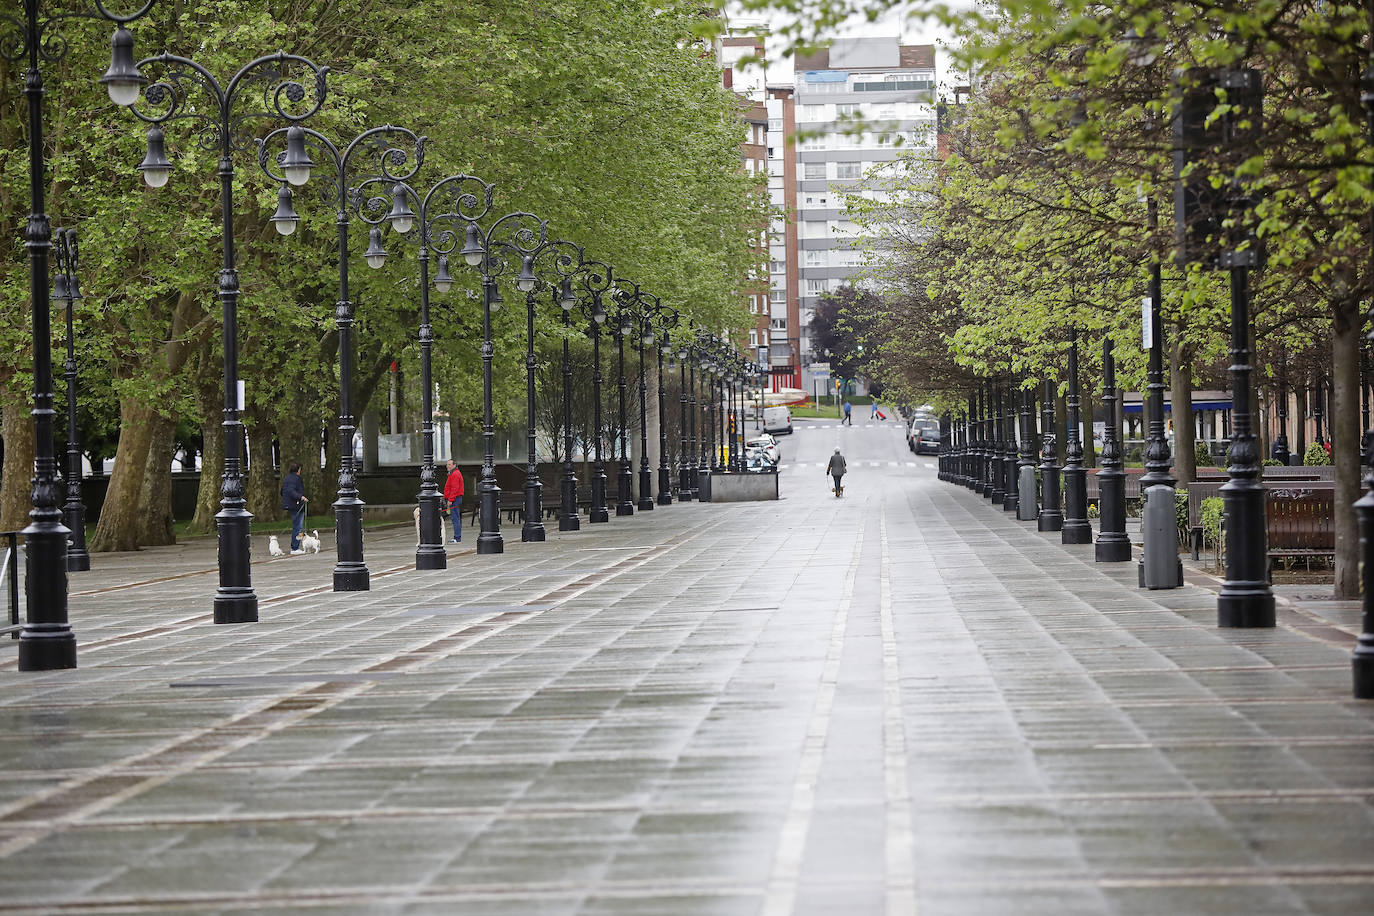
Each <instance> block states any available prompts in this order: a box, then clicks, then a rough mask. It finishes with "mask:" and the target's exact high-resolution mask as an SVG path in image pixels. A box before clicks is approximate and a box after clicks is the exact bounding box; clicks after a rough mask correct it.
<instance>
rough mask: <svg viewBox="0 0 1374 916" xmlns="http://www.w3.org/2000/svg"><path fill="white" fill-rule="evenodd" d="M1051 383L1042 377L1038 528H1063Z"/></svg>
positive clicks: (1054, 529)
mask: <svg viewBox="0 0 1374 916" xmlns="http://www.w3.org/2000/svg"><path fill="white" fill-rule="evenodd" d="M1054 395H1055V388H1054V382H1052V381H1050V380H1049V379H1045V391H1044V394H1043V395H1042V401H1041V404H1040V421H1041V422H1040V425H1041V426H1042V427H1044V434H1043V435H1044V438H1043V439H1042V440H1041V443H1040V514H1039V515H1038V516H1037V517H1036V526H1035V527H1036V529H1037V530H1039V531H1062V530H1063V528H1064V513H1063V512H1062V511H1061V510H1060V508H1059V455H1058V451H1057V448H1056V440H1055V435H1056V432H1055V426H1054Z"/></svg>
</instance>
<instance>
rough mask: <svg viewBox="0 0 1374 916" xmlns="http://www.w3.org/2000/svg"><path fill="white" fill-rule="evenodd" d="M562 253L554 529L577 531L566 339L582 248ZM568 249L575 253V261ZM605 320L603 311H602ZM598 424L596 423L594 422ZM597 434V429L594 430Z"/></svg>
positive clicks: (583, 262) (557, 262)
mask: <svg viewBox="0 0 1374 916" xmlns="http://www.w3.org/2000/svg"><path fill="white" fill-rule="evenodd" d="M565 245H566V246H567V247H566V248H565V249H564V252H563V253H562V254H560V255H558V256H557V257H556V258H555V267H556V269H557V270H558V272H559V273H560V274H561V275H562V279H561V280H560V281H559V284H558V290H557V293H556V294H555V298H556V299H557V301H558V306H559V308H561V309H562V310H563V476H562V477H561V478H560V481H559V484H560V489H561V494H562V499H561V500H560V502H559V512H558V530H559V531H577V530H579V529H581V527H582V519H581V517H580V516H579V515H578V514H577V474H576V471H575V469H574V467H573V456H572V452H573V423H572V375H573V372H572V354H571V353H570V352H569V350H568V347H569V340H570V338H571V337H572V310H573V309H574V308H576V307H577V296H576V294H575V293H574V292H573V281H574V280H575V279H578V278H580V276H581V275H582V274H583V273H584V272H585V271H586V256H585V254H584V252H583V251H582V248H581V247H580V246H577V245H573V244H571V243H565ZM568 249H571V250H572V251H575V252H576V260H575V261H574V259H573V258H572V255H571V253H570V252H569V250H568ZM601 317H602V320H603V321H604V320H605V317H606V316H605V314H604V313H603V314H602V316H601ZM598 425H599V424H598ZM597 432H598V435H599V434H600V430H598V431H597Z"/></svg>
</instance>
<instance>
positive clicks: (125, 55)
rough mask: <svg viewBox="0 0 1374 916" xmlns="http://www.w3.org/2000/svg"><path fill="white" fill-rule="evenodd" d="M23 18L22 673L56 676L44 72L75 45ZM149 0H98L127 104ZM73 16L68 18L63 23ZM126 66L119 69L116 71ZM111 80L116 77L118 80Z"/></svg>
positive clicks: (8, 54)
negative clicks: (29, 437) (30, 442)
mask: <svg viewBox="0 0 1374 916" xmlns="http://www.w3.org/2000/svg"><path fill="white" fill-rule="evenodd" d="M23 3H24V9H23V13H22V14H20V15H15V14H13V13H6V14H5V15H3V16H0V29H3V30H4V32H5V34H3V35H0V57H4V59H5V60H7V61H9V62H10V63H12V64H16V65H18V64H20V63H24V62H27V64H28V67H27V68H26V69H25V71H24V97H25V101H26V104H27V114H28V140H29V150H28V152H29V218H28V223H27V225H26V227H25V229H24V248H25V249H26V250H27V251H28V256H29V310H30V314H31V316H32V320H33V409H32V410H31V411H30V415H31V416H32V418H33V438H34V461H33V478H32V481H33V486H32V488H31V490H30V500H31V506H32V508H30V510H29V524H28V525H27V526H26V527H25V528H24V531H23V532H22V533H23V535H24V597H25V602H24V606H25V620H24V627H23V629H22V630H21V631H20V633H19V658H18V662H19V670H20V671H52V670H55V669H60V668H75V667H76V634H75V633H74V632H73V631H72V627H71V623H70V621H69V620H68V616H67V571H68V563H69V560H68V557H67V550H68V547H67V536H68V535H69V534H70V533H71V532H70V531H68V529H67V527H66V526H65V525H63V524H62V521H61V520H62V510H60V509H59V508H58V505H57V454H56V448H55V446H54V444H53V415H54V411H53V406H52V405H53V383H52V321H51V315H50V314H49V308H50V305H49V297H50V295H51V291H50V282H51V281H50V278H49V276H48V250H49V249H50V248H51V247H52V223H51V222H50V221H49V219H48V214H47V209H46V204H45V201H44V198H45V196H46V190H47V182H48V178H47V163H46V161H45V157H44V145H43V93H44V89H43V71H42V70H41V69H40V68H39V63H40V62H46V63H50V64H55V63H59V62H60V61H61V60H62V59H63V58H65V57H66V54H67V43H66V41H65V40H64V39H63V38H62V37H61V36H60V35H56V34H54V32H55V29H54V26H55V24H56V22H57V20H56V19H54V18H48V19H40V18H39V16H38V6H39V0H23ZM152 5H153V0H148V2H147V3H145V4H143V6H141V7H140V8H139V9H138V10H137V11H136V12H135V13H133V14H132V15H129V16H116V15H114V14H112V13H111V12H110V11H109V10H107V9H105V7H104V6H103V5H101V3H100V0H96V9H98V10H99V11H100V13H101V15H103V16H104V17H105V18H106V19H109V20H111V21H113V22H117V23H118V24H119V28H117V29H116V30H115V34H114V39H113V41H112V43H111V44H112V53H111V58H112V64H111V67H110V72H109V73H107V74H106V80H107V81H108V85H109V87H110V96H111V98H112V99H114V100H115V101H117V102H123V103H124V104H127V101H125V100H126V99H127V100H129V101H132V100H133V99H137V98H138V90H139V87H140V86H142V85H143V83H144V79H143V76H142V74H140V73H139V72H138V68H137V67H136V66H135V65H134V51H133V46H134V37H133V35H132V34H131V33H130V32H129V30H128V29H127V28H125V25H126V24H127V23H130V22H133V21H134V20H136V19H139V18H141V17H142V16H144V15H146V14H147V12H148V10H149V9H151V8H152ZM71 15H89V14H70V13H67V14H63V15H62V17H61V18H67V17H68V16H71ZM116 65H118V66H116ZM111 74H114V75H115V78H114V79H113V80H111Z"/></svg>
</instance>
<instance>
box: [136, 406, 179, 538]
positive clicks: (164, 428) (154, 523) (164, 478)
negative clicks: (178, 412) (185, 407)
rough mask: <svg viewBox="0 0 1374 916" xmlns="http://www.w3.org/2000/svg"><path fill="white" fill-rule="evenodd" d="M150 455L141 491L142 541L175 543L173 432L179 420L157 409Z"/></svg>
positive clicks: (152, 419) (151, 430)
mask: <svg viewBox="0 0 1374 916" xmlns="http://www.w3.org/2000/svg"><path fill="white" fill-rule="evenodd" d="M149 426H150V427H151V428H150V430H149V438H148V457H147V460H146V461H145V462H144V466H143V481H142V484H141V486H140V488H139V493H138V514H139V519H138V531H137V533H136V536H137V538H138V543H139V544H140V545H151V546H158V545H163V544H175V543H176V542H177V537H176V532H175V530H174V529H173V527H172V523H173V519H172V445H173V443H172V436H173V434H175V432H176V422H175V421H174V420H173V419H172V418H171V417H164V416H162V415H161V414H158V413H154V414H153V415H152V417H150V418H149Z"/></svg>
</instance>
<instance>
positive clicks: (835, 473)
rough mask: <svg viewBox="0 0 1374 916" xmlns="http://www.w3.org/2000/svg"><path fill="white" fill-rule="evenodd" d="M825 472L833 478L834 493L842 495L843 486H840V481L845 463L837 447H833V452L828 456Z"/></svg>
mask: <svg viewBox="0 0 1374 916" xmlns="http://www.w3.org/2000/svg"><path fill="white" fill-rule="evenodd" d="M825 472H826V473H827V474H829V475H830V476H831V477H833V478H835V495H836V496H842V495H843V494H844V487H842V486H840V481H841V480H843V479H844V472H845V464H844V456H843V455H841V454H840V450H839V449H838V448H837V449H835V454H833V455H831V456H830V463H829V464H828V465H826V466H825Z"/></svg>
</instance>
